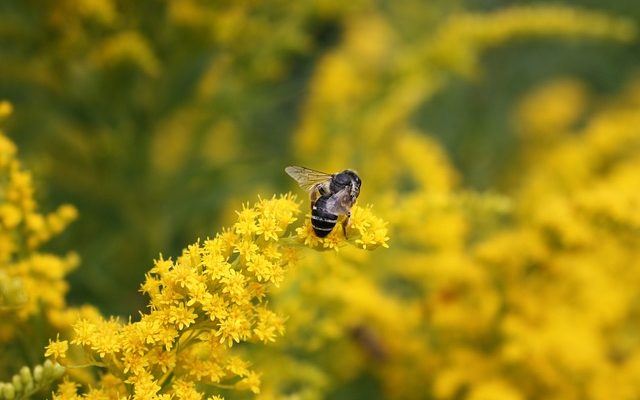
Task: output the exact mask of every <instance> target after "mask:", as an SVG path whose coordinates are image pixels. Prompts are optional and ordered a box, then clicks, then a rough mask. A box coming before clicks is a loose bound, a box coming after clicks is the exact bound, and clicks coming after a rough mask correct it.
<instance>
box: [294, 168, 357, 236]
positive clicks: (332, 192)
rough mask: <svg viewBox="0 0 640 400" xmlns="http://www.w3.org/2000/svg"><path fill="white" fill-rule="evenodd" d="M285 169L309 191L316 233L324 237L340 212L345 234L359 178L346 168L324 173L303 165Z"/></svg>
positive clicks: (336, 220) (331, 228) (334, 224)
mask: <svg viewBox="0 0 640 400" xmlns="http://www.w3.org/2000/svg"><path fill="white" fill-rule="evenodd" d="M285 171H286V172H287V174H289V176H291V177H292V178H293V179H295V180H296V182H298V184H299V185H300V187H302V188H303V189H305V190H307V191H308V192H309V197H310V200H311V226H312V227H313V231H314V232H315V234H316V236H318V237H320V238H322V237H325V236H327V235H328V234H329V233H331V231H332V230H333V228H334V227H335V226H336V224H337V222H338V217H339V216H340V215H345V216H346V218H345V220H344V222H343V224H342V230H343V232H344V234H345V237H346V235H347V226H348V224H349V218H350V217H351V207H352V206H353V205H354V203H355V202H356V199H357V198H358V195H359V194H360V187H361V186H362V180H361V179H360V177H359V176H358V174H357V173H356V172H355V171H352V170H350V169H346V170H344V171H342V172H338V173H335V174H327V173H324V172H320V171H315V170H312V169H309V168H304V167H287V168H285Z"/></svg>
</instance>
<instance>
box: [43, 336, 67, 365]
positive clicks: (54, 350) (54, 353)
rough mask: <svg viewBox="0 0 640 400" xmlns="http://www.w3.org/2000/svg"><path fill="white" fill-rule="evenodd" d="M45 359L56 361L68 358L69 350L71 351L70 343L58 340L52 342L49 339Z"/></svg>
mask: <svg viewBox="0 0 640 400" xmlns="http://www.w3.org/2000/svg"><path fill="white" fill-rule="evenodd" d="M46 350H47V351H46V352H45V353H44V356H45V357H52V358H53V359H54V360H58V359H62V358H65V357H66V356H67V350H69V342H68V341H66V340H60V339H56V340H55V341H52V340H51V339H49V345H48V346H47V347H46Z"/></svg>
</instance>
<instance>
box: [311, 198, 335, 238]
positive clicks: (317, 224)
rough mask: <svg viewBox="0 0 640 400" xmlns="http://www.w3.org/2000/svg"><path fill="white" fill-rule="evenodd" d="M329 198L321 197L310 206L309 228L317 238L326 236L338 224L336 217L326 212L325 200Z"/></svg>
mask: <svg viewBox="0 0 640 400" xmlns="http://www.w3.org/2000/svg"><path fill="white" fill-rule="evenodd" d="M330 197H331V195H324V196H321V197H320V198H319V199H318V200H316V202H315V203H314V204H313V205H312V206H311V226H312V227H313V231H314V232H315V233H316V236H317V237H321V238H323V237H325V236H327V235H328V234H329V233H330V232H331V231H332V230H333V227H334V226H336V223H337V222H338V216H337V215H335V214H332V213H330V212H328V211H327V210H326V204H327V200H329V198H330Z"/></svg>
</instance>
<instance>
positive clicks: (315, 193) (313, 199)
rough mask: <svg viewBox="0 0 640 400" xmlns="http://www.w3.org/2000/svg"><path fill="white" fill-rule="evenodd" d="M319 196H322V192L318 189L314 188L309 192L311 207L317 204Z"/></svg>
mask: <svg viewBox="0 0 640 400" xmlns="http://www.w3.org/2000/svg"><path fill="white" fill-rule="evenodd" d="M318 198H320V193H318V191H317V190H312V191H311V193H309V199H310V200H311V201H310V204H311V208H313V205H314V204H316V201H317V200H318Z"/></svg>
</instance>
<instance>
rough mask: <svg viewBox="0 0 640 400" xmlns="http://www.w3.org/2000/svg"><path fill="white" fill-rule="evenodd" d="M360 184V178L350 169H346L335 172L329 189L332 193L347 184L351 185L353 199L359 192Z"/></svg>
mask: <svg viewBox="0 0 640 400" xmlns="http://www.w3.org/2000/svg"><path fill="white" fill-rule="evenodd" d="M361 185H362V181H361V180H360V177H359V176H358V174H356V173H355V171H352V170H350V169H346V170H344V171H342V172H339V173H337V174H336V175H335V176H334V177H333V179H332V180H331V184H330V186H331V191H332V192H333V193H336V192H338V191H340V190H342V189H344V188H345V187H347V186H351V196H352V197H353V199H354V200H355V198H356V197H358V195H359V194H360V186H361Z"/></svg>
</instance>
